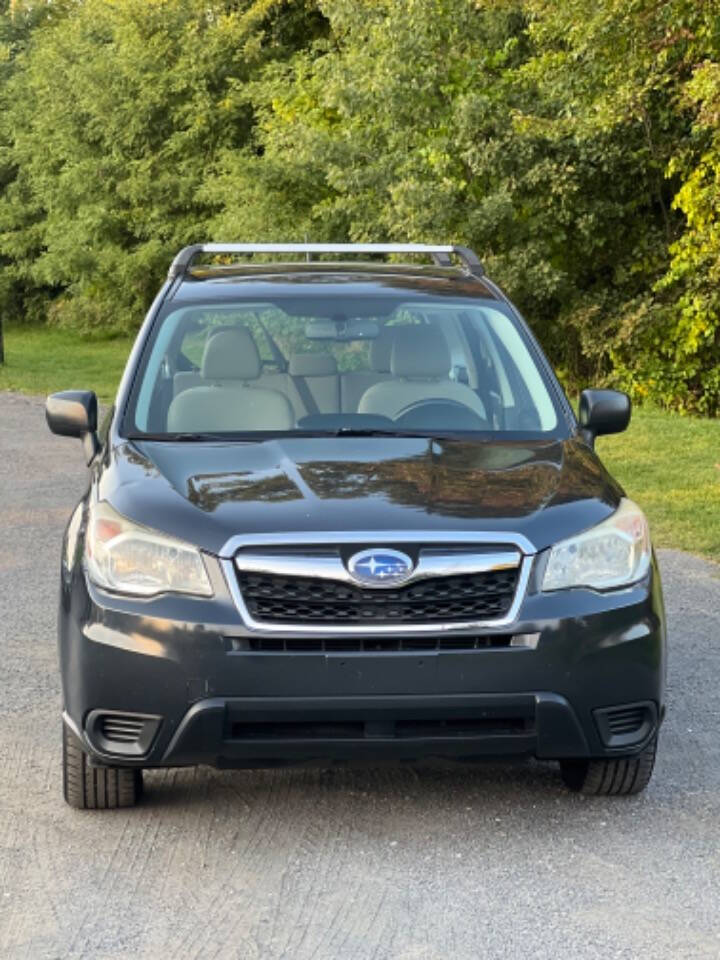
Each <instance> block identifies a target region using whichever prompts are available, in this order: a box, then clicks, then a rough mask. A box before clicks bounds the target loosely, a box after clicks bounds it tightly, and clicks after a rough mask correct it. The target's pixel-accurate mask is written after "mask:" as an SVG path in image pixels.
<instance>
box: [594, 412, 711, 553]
mask: <svg viewBox="0 0 720 960" xmlns="http://www.w3.org/2000/svg"><path fill="white" fill-rule="evenodd" d="M597 449H598V453H599V454H600V456H601V457H602V460H603V463H604V464H605V466H606V467H607V468H608V470H610V472H611V473H612V474H613V476H614V477H616V478H617V479H618V480H619V481H620V483H622V485H623V487H624V488H625V490H626V491H627V494H628V496H629V497H632V499H633V500H635V501H637V503H639V504H640V506H641V507H642V508H643V510H645V512H646V513H647V515H648V518H649V520H650V529H651V532H652V536H653V542H654V543H655V545H656V546H659V547H675V548H677V549H679V550H688V551H689V552H691V553H700V554H703V555H704V556H706V557H710V558H711V559H713V560H715V561H720V419H718V420H705V419H700V418H696V417H682V416H680V415H679V414H674V413H666V412H664V411H661V410H652V409H636V410H634V411H633V416H632V421H631V423H630V427H629V429H628V430H627V432H626V433H622V434H618V435H616V436H612V437H602V438H600V439H599V440H598V443H597Z"/></svg>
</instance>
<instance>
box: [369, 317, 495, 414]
mask: <svg viewBox="0 0 720 960" xmlns="http://www.w3.org/2000/svg"><path fill="white" fill-rule="evenodd" d="M450 363H451V360H450V350H449V348H448V345H447V341H446V339H445V337H444V336H443V334H442V331H441V330H439V329H438V328H437V327H431V326H424V325H419V324H418V325H415V326H409V327H398V328H397V330H396V333H395V337H394V340H393V347H392V354H391V357H390V370H391V372H392V375H393V379H392V380H386V381H385V382H384V383H376V384H375V385H374V386H372V387H370V389H369V390H367V391H366V392H365V393H364V394H363V396H362V398H361V400H360V404H359V406H358V413H374V414H382V415H383V416H386V417H390V418H391V419H393V420H395V419H397V417H398V416H400V415H401V414H402V413H404V412H405V411H406V410H407V409H408V408H409V407H412V406H413V405H414V404H417V403H419V402H422V401H428V402H430V401H439V402H442V401H443V400H447V401H450V402H454V403H459V404H462V405H463V406H464V407H467V408H468V409H469V410H471V411H472V412H473V413H476V414H477V415H478V417H480V419H482V420H484V419H485V408H484V407H483V403H482V401H481V400H480V398H479V397H478V396H477V394H475V393H474V392H473V391H472V390H471V389H470V387H468V386H466V385H465V384H464V383H457V382H456V381H454V380H450V377H449V374H450Z"/></svg>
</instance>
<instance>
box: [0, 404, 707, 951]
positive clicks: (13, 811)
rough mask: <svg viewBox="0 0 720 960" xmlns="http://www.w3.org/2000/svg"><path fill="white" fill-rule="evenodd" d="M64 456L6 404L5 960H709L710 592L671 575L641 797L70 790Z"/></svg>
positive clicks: (269, 780) (219, 783)
mask: <svg viewBox="0 0 720 960" xmlns="http://www.w3.org/2000/svg"><path fill="white" fill-rule="evenodd" d="M84 481H85V470H84V467H83V461H82V454H81V449H80V445H79V443H78V442H77V441H73V440H62V439H59V438H56V437H52V436H51V435H50V434H49V433H48V432H47V430H46V428H45V425H44V417H43V410H42V404H41V402H40V401H38V400H36V399H27V398H21V397H14V396H9V395H7V394H5V395H2V394H0V534H1V535H0V669H2V687H1V688H0V689H1V690H2V697H1V700H0V958H2V960H21V958H23V960H24V958H27V960H45V958H62V960H66V958H93V960H96V958H113V960H115V958H143V960H144V958H152V960H155V958H181V960H185V958H236V960H256V958H260V960H276V958H277V960H279V958H285V960H311V958H312V960H371V958H372V960H445V958H449V960H479V958H483V960H494V958H523V960H525V958H546V957H547V958H553V960H561V958H562V960H564V958H568V960H581V958H582V960H584V958H596V957H597V958H602V960H608V958H653V960H657V958H673V960H680V958H692V960H697V958H720V855H719V847H720V830H719V826H720V682H719V681H720V659H719V657H718V649H719V647H720V568H718V567H714V566H712V565H710V564H708V563H705V562H703V561H702V560H699V559H696V558H694V557H692V556H688V555H686V554H680V553H674V552H668V551H665V552H663V553H662V554H661V565H662V571H663V577H664V586H665V596H666V602H667V607H668V613H669V619H670V635H671V641H670V642H671V655H670V677H669V704H668V718H667V721H666V723H665V726H664V728H663V735H662V738H661V748H660V754H659V760H658V764H657V768H656V773H655V778H654V779H653V781H652V783H651V785H650V787H649V788H648V790H647V792H646V793H645V794H644V795H641V796H640V797H637V798H631V799H614V800H613V799H610V800H604V799H601V800H593V799H583V798H580V797H577V796H574V795H571V794H568V793H565V792H564V790H563V788H562V786H561V784H560V780H559V776H558V774H557V771H556V770H555V769H554V768H553V767H552V766H551V765H549V764H548V765H541V764H536V763H527V764H521V765H517V766H507V765H492V766H487V767H486V766H483V767H480V768H471V769H467V768H464V767H437V766H436V767H423V768H419V769H406V768H403V769H392V768H385V769H371V770H360V771H357V770H355V771H353V770H332V771H307V770H296V771H293V770H283V771H260V772H237V773H232V772H230V773H219V772H216V771H213V770H209V769H198V770H185V771H169V772H160V773H157V772H156V773H151V774H149V775H146V786H147V797H146V800H145V802H144V803H143V804H142V806H140V807H138V808H136V809H134V810H130V811H110V812H106V813H96V812H89V813H82V812H77V811H73V810H71V809H69V808H67V807H66V806H65V805H64V804H63V801H62V798H61V788H60V709H61V704H60V684H59V677H58V672H57V667H56V652H55V605H56V598H57V573H58V563H59V551H60V537H61V531H62V529H63V526H64V523H65V521H66V519H67V517H68V515H69V513H70V510H71V507H72V506H73V505H74V503H75V502H76V501H77V500H78V499H79V497H80V496H81V494H82V491H83V484H84Z"/></svg>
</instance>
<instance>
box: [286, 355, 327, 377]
mask: <svg viewBox="0 0 720 960" xmlns="http://www.w3.org/2000/svg"><path fill="white" fill-rule="evenodd" d="M288 373H289V374H290V376H291V377H329V376H331V375H332V374H333V373H337V362H336V360H335V357H334V356H333V355H332V354H331V353H294V354H293V355H292V356H291V357H290V363H289V365H288Z"/></svg>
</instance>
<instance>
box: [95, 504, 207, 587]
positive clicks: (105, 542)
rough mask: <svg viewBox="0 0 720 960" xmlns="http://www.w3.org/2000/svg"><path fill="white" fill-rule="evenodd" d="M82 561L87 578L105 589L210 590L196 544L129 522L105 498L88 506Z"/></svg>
mask: <svg viewBox="0 0 720 960" xmlns="http://www.w3.org/2000/svg"><path fill="white" fill-rule="evenodd" d="M85 563H86V567H87V571H88V574H89V576H90V579H91V580H93V581H94V582H95V583H97V584H98V585H99V586H101V587H105V588H106V589H107V590H117V591H118V592H120V593H128V594H133V595H135V596H141V597H149V596H152V595H154V594H156V593H191V594H195V595H197V596H201V597H210V596H212V588H211V586H210V581H209V580H208V575H207V571H206V570H205V564H204V563H203V560H202V557H201V556H200V551H199V550H196V549H195V547H191V546H190V545H189V544H187V543H183V542H182V541H181V540H175V539H173V538H172V537H168V536H166V535H165V534H164V533H157V532H156V531H154V530H150V529H149V528H148V527H141V526H139V525H138V524H135V523H132V522H131V521H130V520H127V519H126V518H125V517H123V516H122V515H121V514H119V513H117V512H116V511H115V510H113V508H112V507H111V506H110V504H109V503H105V502H102V503H96V504H94V505H93V506H92V507H91V508H90V517H89V523H88V530H87V534H86V537H85Z"/></svg>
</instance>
